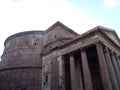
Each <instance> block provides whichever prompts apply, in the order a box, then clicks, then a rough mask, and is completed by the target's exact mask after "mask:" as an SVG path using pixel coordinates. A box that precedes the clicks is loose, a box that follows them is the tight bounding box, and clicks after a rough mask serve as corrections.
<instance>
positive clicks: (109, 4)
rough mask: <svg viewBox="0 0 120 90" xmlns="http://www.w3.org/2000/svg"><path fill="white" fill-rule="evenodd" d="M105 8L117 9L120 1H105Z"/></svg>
mask: <svg viewBox="0 0 120 90" xmlns="http://www.w3.org/2000/svg"><path fill="white" fill-rule="evenodd" d="M103 4H104V6H105V7H116V6H118V4H119V1H118V0H104V2H103Z"/></svg>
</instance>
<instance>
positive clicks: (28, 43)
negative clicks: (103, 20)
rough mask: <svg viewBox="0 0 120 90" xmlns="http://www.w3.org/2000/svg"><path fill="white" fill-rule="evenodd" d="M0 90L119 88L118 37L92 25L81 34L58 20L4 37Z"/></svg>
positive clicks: (119, 55) (119, 59)
mask: <svg viewBox="0 0 120 90" xmlns="http://www.w3.org/2000/svg"><path fill="white" fill-rule="evenodd" d="M4 46H5V49H4V52H3V55H2V56H1V62H0V90H120V39H119V38H118V36H117V34H116V33H115V31H113V30H111V29H108V28H105V27H101V26H97V27H95V28H93V29H91V30H89V31H87V32H85V33H83V34H81V35H79V34H77V33H76V32H74V31H73V30H71V29H70V28H68V27H66V26H65V25H63V24H62V23H60V22H56V23H55V24H54V25H52V26H51V27H50V28H48V29H47V30H46V31H28V32H21V33H18V34H15V35H12V36H10V37H8V38H7V39H6V41H5V43H4Z"/></svg>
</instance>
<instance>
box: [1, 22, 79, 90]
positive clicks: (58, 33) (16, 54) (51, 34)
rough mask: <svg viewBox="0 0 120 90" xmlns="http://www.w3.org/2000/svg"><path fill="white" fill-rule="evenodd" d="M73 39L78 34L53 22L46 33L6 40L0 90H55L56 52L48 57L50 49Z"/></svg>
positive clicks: (56, 82)
mask: <svg viewBox="0 0 120 90" xmlns="http://www.w3.org/2000/svg"><path fill="white" fill-rule="evenodd" d="M76 36H78V34H76V33H75V32H74V34H73V32H71V30H68V28H67V27H65V26H64V25H62V24H61V23H59V22H57V23H56V25H53V26H51V27H50V28H49V29H48V30H46V31H28V32H22V33H18V34H15V35H12V36H10V37H8V38H7V39H6V41H5V44H4V46H5V49H4V52H3V55H2V57H1V62H0V90H17V89H18V88H23V89H25V90H43V88H44V87H45V88H44V90H50V89H52V90H58V88H59V64H58V61H57V52H52V53H51V49H53V48H55V47H57V46H60V45H62V44H63V43H65V42H68V41H70V40H72V39H73V38H75V37H76ZM61 38H62V39H61ZM58 39H59V41H57V40H58ZM60 40H61V41H60ZM48 52H49V55H48V56H47V53H48ZM43 58H44V59H43ZM55 58H56V59H55ZM47 75H48V80H47V81H46V84H45V80H46V78H47V77H46V76H47Z"/></svg>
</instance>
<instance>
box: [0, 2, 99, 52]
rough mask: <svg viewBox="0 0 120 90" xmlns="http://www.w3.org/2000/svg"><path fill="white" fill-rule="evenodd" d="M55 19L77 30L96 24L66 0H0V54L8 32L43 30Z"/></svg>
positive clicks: (86, 28)
mask: <svg viewBox="0 0 120 90" xmlns="http://www.w3.org/2000/svg"><path fill="white" fill-rule="evenodd" d="M58 20H59V21H61V22H62V23H64V24H65V25H67V26H68V27H70V28H72V29H74V30H75V31H76V32H79V33H82V32H85V30H88V29H90V28H93V27H94V26H96V25H97V24H100V22H98V21H97V20H94V19H93V18H92V16H89V15H88V13H85V12H84V11H81V10H78V9H77V8H76V7H75V6H74V4H73V3H71V2H68V1H66V0H0V34H1V38H0V49H1V50H0V54H1V53H2V51H3V42H4V40H5V39H6V37H8V36H10V35H11V34H14V33H18V32H21V31H26V30H36V29H37V30H41V29H42V30H45V29H47V28H48V27H49V26H51V25H52V24H53V23H55V22H56V21H58Z"/></svg>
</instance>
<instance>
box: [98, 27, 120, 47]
mask: <svg viewBox="0 0 120 90" xmlns="http://www.w3.org/2000/svg"><path fill="white" fill-rule="evenodd" d="M99 30H100V31H102V32H103V33H104V34H106V35H107V36H108V37H109V38H110V39H111V40H112V41H113V42H115V43H116V44H117V45H118V46H120V39H119V37H118V35H117V34H116V32H115V31H114V30H112V29H109V28H105V27H102V26H99Z"/></svg>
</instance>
